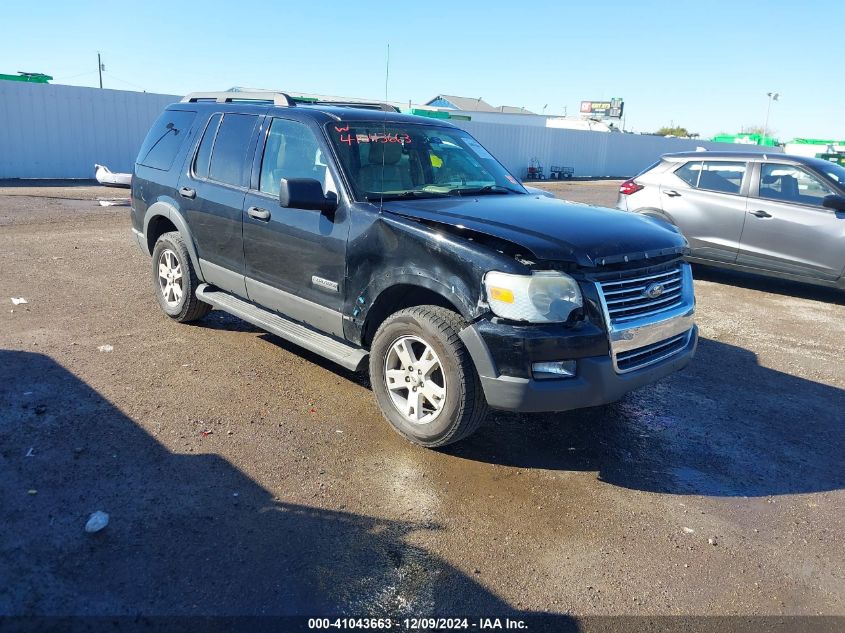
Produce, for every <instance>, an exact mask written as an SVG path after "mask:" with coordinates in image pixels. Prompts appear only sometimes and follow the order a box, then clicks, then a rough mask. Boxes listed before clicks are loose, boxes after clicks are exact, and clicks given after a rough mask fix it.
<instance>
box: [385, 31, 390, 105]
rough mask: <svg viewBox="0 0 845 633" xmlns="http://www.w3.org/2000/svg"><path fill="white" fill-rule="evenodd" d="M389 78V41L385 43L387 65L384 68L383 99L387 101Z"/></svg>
mask: <svg viewBox="0 0 845 633" xmlns="http://www.w3.org/2000/svg"><path fill="white" fill-rule="evenodd" d="M388 79H390V42H388V43H387V66H386V67H385V69H384V100H385V101H387V81H388Z"/></svg>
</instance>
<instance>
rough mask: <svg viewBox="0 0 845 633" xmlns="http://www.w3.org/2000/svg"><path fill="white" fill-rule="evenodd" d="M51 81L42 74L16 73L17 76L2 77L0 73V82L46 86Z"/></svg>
mask: <svg viewBox="0 0 845 633" xmlns="http://www.w3.org/2000/svg"><path fill="white" fill-rule="evenodd" d="M51 79H53V78H52V77H51V76H50V75H45V74H44V73H24V72H21V71H18V74H17V75H4V74H3V73H0V81H25V82H28V83H31V84H48V83H50V80H51Z"/></svg>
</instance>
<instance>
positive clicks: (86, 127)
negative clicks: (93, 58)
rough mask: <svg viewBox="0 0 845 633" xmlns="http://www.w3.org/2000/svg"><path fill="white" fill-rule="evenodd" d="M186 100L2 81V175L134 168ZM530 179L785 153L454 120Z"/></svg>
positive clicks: (82, 174)
mask: <svg viewBox="0 0 845 633" xmlns="http://www.w3.org/2000/svg"><path fill="white" fill-rule="evenodd" d="M179 99H180V97H179V96H176V95H162V94H153V93H146V92H129V91H124V90H99V89H97V88H81V87H77V86H61V85H45V84H28V83H22V82H15V81H0V178H92V177H93V175H94V163H100V164H103V165H106V166H107V167H108V168H109V169H111V170H112V171H120V172H129V171H132V164H133V162H134V160H135V156H136V155H137V153H138V148H139V147H140V146H141V143H142V142H143V140H144V137H145V136H146V134H147V131H148V130H149V127H150V125H151V124H152V122H153V121H154V120H155V119H156V117H157V116H158V115H159V114H160V113H161V111H162V110H163V109H164V107H165V106H167V105H168V104H170V103H173V102H175V101H178V100H179ZM453 123H455V125H458V126H459V127H462V128H464V129H465V130H467V131H468V132H470V133H471V134H472V135H473V136H475V137H477V138H478V140H479V141H480V142H481V143H482V144H483V145H484V146H485V147H487V149H488V150H490V152H491V153H492V154H493V155H494V156H496V157H497V158H498V159H499V160H500V161H502V162H503V163H504V164H505V165H506V166H507V167H508V169H510V170H511V171H512V172H513V173H514V174H515V175H517V176H518V177H520V178H524V177H525V174H526V169H527V167H528V164H529V161H530V160H531V159H532V158H537V159H539V160H540V162H541V163H542V165H543V167H544V168H545V170H546V174H548V170H549V167H550V166H551V165H563V166H568V167H574V168H575V175H576V176H623V177H628V176H633V175H634V174H636V173H638V172H639V171H641V170H642V169H644V168H645V167H647V166H648V165H649V164H651V163H652V162H654V161H655V160H657V158H658V157H659V156H660V155H661V154H665V153H667V152H681V151H688V150H694V149H695V148H696V147H706V148H708V149H722V150H724V149H731V148H734V149H741V150H744V151H754V150H760V151H767V152H770V153H771V152H779V151H781V150H780V149H778V148H774V149H773V148H760V147H757V146H754V145H742V146H740V147H737V146H733V145H727V144H725V143H710V142H707V141H697V140H685V139H671V138H662V137H658V136H639V135H634V134H619V133H606V132H588V131H582V130H561V129H554V128H546V127H538V126H534V125H521V124H520V125H511V124H502V123H480V122H477V121H453Z"/></svg>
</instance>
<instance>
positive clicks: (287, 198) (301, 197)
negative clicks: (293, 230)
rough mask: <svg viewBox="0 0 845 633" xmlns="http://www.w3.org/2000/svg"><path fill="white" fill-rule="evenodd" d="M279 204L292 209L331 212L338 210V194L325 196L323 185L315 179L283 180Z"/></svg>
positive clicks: (332, 193)
mask: <svg viewBox="0 0 845 633" xmlns="http://www.w3.org/2000/svg"><path fill="white" fill-rule="evenodd" d="M279 204H280V205H281V206H283V207H286V208H290V209H309V210H311V211H327V212H331V211H334V210H335V209H337V194H335V193H334V192H331V191H330V192H329V193H328V194H324V193H323V185H321V184H320V181H319V180H315V179H314V178H282V181H281V183H280V185H279Z"/></svg>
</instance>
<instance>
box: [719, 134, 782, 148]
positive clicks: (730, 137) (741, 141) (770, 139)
mask: <svg viewBox="0 0 845 633" xmlns="http://www.w3.org/2000/svg"><path fill="white" fill-rule="evenodd" d="M712 140H713V142H714V143H735V144H738V145H764V146H766V147H777V146H778V145H780V141H778V140H777V139H776V138H775V137H774V136H763V135H762V134H717V135H716V136H714V137H713V139H712Z"/></svg>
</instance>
